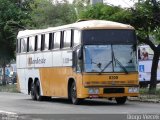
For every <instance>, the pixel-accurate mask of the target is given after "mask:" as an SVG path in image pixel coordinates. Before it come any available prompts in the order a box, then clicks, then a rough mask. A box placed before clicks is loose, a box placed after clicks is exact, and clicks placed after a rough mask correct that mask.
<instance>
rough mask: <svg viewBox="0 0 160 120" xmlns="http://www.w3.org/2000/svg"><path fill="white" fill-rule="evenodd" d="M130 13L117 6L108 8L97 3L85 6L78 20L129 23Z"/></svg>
mask: <svg viewBox="0 0 160 120" xmlns="http://www.w3.org/2000/svg"><path fill="white" fill-rule="evenodd" d="M130 17H131V13H130V12H128V11H127V10H126V9H122V8H120V7H119V6H109V5H104V4H102V3H97V4H95V5H93V6H87V7H86V9H85V10H83V11H81V12H80V15H79V18H80V19H102V20H111V21H116V22H121V23H127V22H128V21H130Z"/></svg>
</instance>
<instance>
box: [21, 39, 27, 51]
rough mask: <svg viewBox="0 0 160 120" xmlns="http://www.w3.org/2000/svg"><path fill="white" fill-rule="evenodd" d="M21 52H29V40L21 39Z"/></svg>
mask: <svg viewBox="0 0 160 120" xmlns="http://www.w3.org/2000/svg"><path fill="white" fill-rule="evenodd" d="M21 52H22V53H23V52H27V38H22V39H21Z"/></svg>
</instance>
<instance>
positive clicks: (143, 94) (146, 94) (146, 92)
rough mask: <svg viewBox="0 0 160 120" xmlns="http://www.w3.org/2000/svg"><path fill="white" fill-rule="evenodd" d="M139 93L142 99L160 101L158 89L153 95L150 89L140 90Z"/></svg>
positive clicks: (159, 90) (159, 89)
mask: <svg viewBox="0 0 160 120" xmlns="http://www.w3.org/2000/svg"><path fill="white" fill-rule="evenodd" d="M139 93H140V97H143V98H146V99H160V88H157V89H156V91H155V92H154V94H151V93H150V92H149V89H148V88H140V91H139Z"/></svg>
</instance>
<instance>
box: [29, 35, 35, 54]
mask: <svg viewBox="0 0 160 120" xmlns="http://www.w3.org/2000/svg"><path fill="white" fill-rule="evenodd" d="M34 44H35V37H30V38H29V52H32V51H34Z"/></svg>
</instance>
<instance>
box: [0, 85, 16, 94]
mask: <svg viewBox="0 0 160 120" xmlns="http://www.w3.org/2000/svg"><path fill="white" fill-rule="evenodd" d="M0 92H14V93H15V92H18V90H17V86H16V84H7V85H0Z"/></svg>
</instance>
